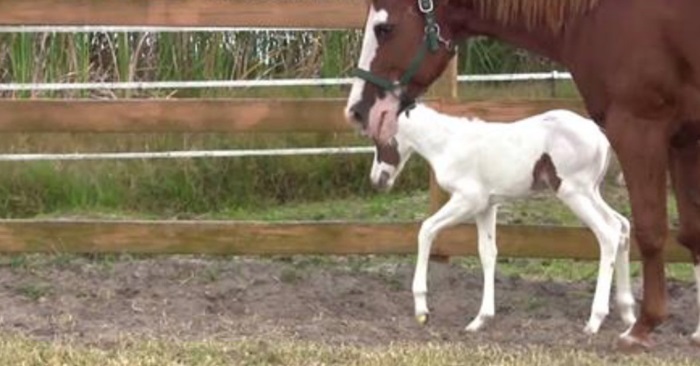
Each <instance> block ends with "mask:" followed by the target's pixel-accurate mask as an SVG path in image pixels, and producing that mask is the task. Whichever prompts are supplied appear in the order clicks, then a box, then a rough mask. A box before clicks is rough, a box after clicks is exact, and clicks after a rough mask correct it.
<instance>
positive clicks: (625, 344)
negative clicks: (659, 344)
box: [617, 333, 654, 353]
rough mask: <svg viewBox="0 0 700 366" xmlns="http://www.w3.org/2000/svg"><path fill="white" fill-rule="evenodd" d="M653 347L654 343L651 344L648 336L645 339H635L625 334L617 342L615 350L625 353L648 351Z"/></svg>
mask: <svg viewBox="0 0 700 366" xmlns="http://www.w3.org/2000/svg"><path fill="white" fill-rule="evenodd" d="M653 347H654V342H652V340H651V338H649V336H648V335H647V336H645V337H635V336H633V335H631V334H629V333H625V334H623V335H621V336H620V338H618V340H617V348H618V349H619V350H620V351H622V352H627V353H637V352H642V351H648V350H650V349H652V348H653Z"/></svg>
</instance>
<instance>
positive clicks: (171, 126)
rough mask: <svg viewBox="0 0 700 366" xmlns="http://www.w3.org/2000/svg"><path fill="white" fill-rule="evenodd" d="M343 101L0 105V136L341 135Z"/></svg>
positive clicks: (520, 105) (486, 112)
mask: <svg viewBox="0 0 700 366" xmlns="http://www.w3.org/2000/svg"><path fill="white" fill-rule="evenodd" d="M428 104H430V105H432V106H434V107H436V108H437V109H439V110H442V111H446V112H449V113H459V114H463V115H473V116H478V117H480V118H484V119H488V120H496V121H512V120H515V119H518V118H523V117H525V116H529V115H532V114H535V113H539V112H542V111H545V110H549V109H552V108H570V109H574V110H578V111H582V109H583V107H582V105H581V103H580V101H578V100H571V101H561V100H539V101H533V100H504V101H498V100H489V101H483V102H470V103H457V102H450V101H446V102H443V101H433V102H430V103H428ZM344 106H345V99H342V100H340V99H264V98H263V99H260V98H256V99H170V100H158V99H143V100H134V99H131V100H128V99H122V100H109V101H98V100H0V132H131V133H139V132H143V133H146V132H343V131H352V126H350V125H349V124H348V123H347V122H346V121H345V120H344V119H343V116H342V111H343V107H344Z"/></svg>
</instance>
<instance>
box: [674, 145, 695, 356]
mask: <svg viewBox="0 0 700 366" xmlns="http://www.w3.org/2000/svg"><path fill="white" fill-rule="evenodd" d="M679 145H680V146H675V147H674V148H672V149H671V157H670V168H671V169H670V170H671V181H672V182H673V190H674V192H675V194H676V202H677V205H676V206H677V208H678V217H679V221H680V225H679V226H680V227H679V230H678V242H679V243H680V244H681V245H683V246H685V247H686V248H688V250H690V253H691V255H692V257H693V262H694V263H695V279H696V284H697V296H698V310H700V146H698V144H697V142H696V141H688V142H686V143H685V144H680V143H679ZM691 340H692V342H694V343H695V344H696V345H698V346H700V321H699V323H698V327H697V330H696V331H695V333H693V335H692V336H691Z"/></svg>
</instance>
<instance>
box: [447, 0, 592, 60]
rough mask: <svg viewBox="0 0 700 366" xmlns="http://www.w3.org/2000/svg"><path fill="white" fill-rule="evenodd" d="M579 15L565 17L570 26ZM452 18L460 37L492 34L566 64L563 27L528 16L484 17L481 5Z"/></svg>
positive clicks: (450, 16)
mask: <svg viewBox="0 0 700 366" xmlns="http://www.w3.org/2000/svg"><path fill="white" fill-rule="evenodd" d="M461 1H462V4H464V3H465V2H466V3H467V4H468V3H469V1H471V0H461ZM494 1H496V0H494ZM498 1H501V0H498ZM562 1H563V0H562ZM455 6H457V5H455ZM577 16H580V15H570V16H569V17H570V18H571V19H566V20H564V22H565V24H567V25H566V27H572V26H575V25H574V24H575V20H576V19H575V17H577ZM448 17H449V26H450V28H451V33H452V34H453V35H454V36H455V37H456V39H457V40H464V39H465V38H468V37H472V36H488V37H492V38H495V39H498V40H500V41H503V42H506V43H508V44H511V45H513V46H516V47H518V48H522V49H525V50H528V51H531V52H533V53H536V54H539V55H541V56H545V57H547V58H549V59H551V60H552V61H555V62H558V63H562V64H563V63H564V60H563V58H564V57H563V52H564V46H565V36H564V35H565V34H566V31H565V30H563V29H560V30H555V29H554V28H552V26H550V25H548V24H545V23H544V22H543V23H536V24H529V25H528V24H527V23H526V19H525V17H522V18H519V17H514V18H513V19H510V20H509V21H507V22H504V21H500V20H496V19H493V18H491V17H489V16H484V15H483V12H482V10H480V9H478V6H477V5H471V6H462V7H461V8H460V9H458V10H456V11H454V12H453V14H451V15H448Z"/></svg>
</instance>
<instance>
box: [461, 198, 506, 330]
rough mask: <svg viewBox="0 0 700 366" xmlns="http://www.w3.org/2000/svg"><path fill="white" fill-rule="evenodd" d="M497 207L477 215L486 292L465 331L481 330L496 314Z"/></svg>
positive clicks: (491, 207) (480, 257)
mask: <svg viewBox="0 0 700 366" xmlns="http://www.w3.org/2000/svg"><path fill="white" fill-rule="evenodd" d="M496 211H497V210H496V206H495V205H492V206H489V207H488V208H487V209H486V210H484V211H482V212H480V213H479V214H478V215H476V225H477V230H478V236H479V259H480V261H481V267H482V269H483V272H484V289H483V290H484V291H483V293H482V295H481V296H482V297H481V308H480V309H479V314H478V315H477V316H476V318H474V320H472V321H471V323H469V325H467V327H466V328H465V330H467V331H468V332H476V331H478V330H479V329H481V328H482V327H483V326H484V324H486V323H487V322H488V321H489V320H490V319H491V318H493V316H494V315H495V313H496V304H495V302H496V300H495V294H494V292H495V290H494V282H495V280H494V277H495V276H496V256H497V255H498V248H497V247H496Z"/></svg>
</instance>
